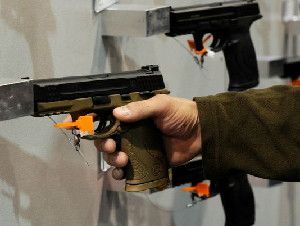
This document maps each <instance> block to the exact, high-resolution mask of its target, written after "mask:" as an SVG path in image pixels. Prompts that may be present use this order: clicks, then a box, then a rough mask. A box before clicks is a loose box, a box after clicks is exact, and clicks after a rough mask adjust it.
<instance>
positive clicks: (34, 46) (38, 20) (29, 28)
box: [0, 0, 56, 78]
mask: <svg viewBox="0 0 300 226" xmlns="http://www.w3.org/2000/svg"><path fill="white" fill-rule="evenodd" d="M0 5H1V18H3V19H4V20H5V21H6V23H7V24H8V25H9V26H10V27H11V28H12V29H14V30H16V31H17V32H19V33H21V34H22V35H23V36H24V38H25V40H26V41H27V43H28V45H29V50H30V53H31V60H32V65H33V73H34V74H33V78H49V77H53V74H54V69H53V60H52V54H51V48H50V46H49V41H48V35H49V33H51V32H54V31H55V29H56V25H55V19H54V15H53V13H52V11H51V4H50V0H43V1H39V0H26V1H22V0H0ZM20 54H22V53H20Z"/></svg>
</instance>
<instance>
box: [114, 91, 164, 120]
mask: <svg viewBox="0 0 300 226" xmlns="http://www.w3.org/2000/svg"><path fill="white" fill-rule="evenodd" d="M159 96H162V95H157V96H154V97H152V98H150V99H148V100H143V101H137V102H131V103H129V104H127V105H125V106H122V107H118V108H116V109H114V111H113V115H114V116H115V117H116V118H117V119H119V120H120V121H123V122H136V121H139V120H142V119H146V118H152V117H155V116H156V115H158V114H160V113H161V112H162V111H163V109H164V107H163V105H164V104H163V103H164V102H163V101H161V98H160V97H159Z"/></svg>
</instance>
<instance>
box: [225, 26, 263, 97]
mask: <svg viewBox="0 0 300 226" xmlns="http://www.w3.org/2000/svg"><path fill="white" fill-rule="evenodd" d="M228 35H229V37H227V38H228V39H229V40H231V42H232V43H231V44H230V45H228V46H226V47H225V48H224V49H223V52H224V56H225V61H226V66H227V70H228V74H229V89H228V90H229V91H244V90H246V89H249V88H253V87H255V86H257V85H258V82H259V75H258V66H257V59H256V53H255V49H254V46H253V42H252V39H251V36H250V32H249V30H248V29H245V28H244V29H242V28H241V30H239V31H236V32H231V34H228Z"/></svg>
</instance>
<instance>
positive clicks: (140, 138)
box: [121, 120, 169, 192]
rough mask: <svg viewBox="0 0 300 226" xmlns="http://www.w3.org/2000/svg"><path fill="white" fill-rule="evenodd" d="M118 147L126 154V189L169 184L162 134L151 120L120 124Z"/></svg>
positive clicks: (157, 186) (141, 188)
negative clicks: (119, 145) (119, 142)
mask: <svg viewBox="0 0 300 226" xmlns="http://www.w3.org/2000/svg"><path fill="white" fill-rule="evenodd" d="M121 128H122V132H121V149H122V151H124V152H125V153H126V154H127V155H128V157H129V163H128V165H127V166H126V167H125V175H126V187H125V190H126V191H132V192H135V191H143V190H147V189H154V188H156V189H163V188H165V187H166V186H168V184H169V174H168V164H167V159H166V155H165V152H164V145H163V141H162V136H161V133H160V132H159V130H158V129H157V128H156V127H155V125H154V123H153V121H152V120H143V121H139V122H137V123H133V124H124V123H122V124H121Z"/></svg>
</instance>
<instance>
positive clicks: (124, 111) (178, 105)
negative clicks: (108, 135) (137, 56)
mask: <svg viewBox="0 0 300 226" xmlns="http://www.w3.org/2000/svg"><path fill="white" fill-rule="evenodd" d="M113 115H114V116H115V117H116V118H117V119H119V120H120V121H122V122H126V123H132V122H136V121H139V120H142V119H146V118H152V119H153V121H154V123H155V125H156V126H157V128H158V129H159V130H160V131H161V132H162V135H163V140H164V145H165V150H166V154H167V158H168V161H169V163H170V165H171V166H175V165H180V164H183V163H185V162H187V161H189V160H191V159H193V158H194V157H195V156H197V155H198V154H199V153H200V150H201V146H202V141H201V128H200V124H199V117H198V109H197V105H196V103H195V102H193V101H190V100H186V99H181V98H176V97H171V96H168V95H156V96H154V97H152V98H151V99H148V100H144V101H139V102H132V103H130V104H128V105H126V106H123V107H119V108H116V109H114V111H113ZM95 146H96V148H97V149H98V150H99V151H103V152H104V153H105V154H104V158H105V160H106V161H107V162H108V164H110V165H112V166H115V167H117V168H121V167H125V166H126V165H127V163H128V156H127V155H126V154H125V152H122V150H121V151H120V152H116V143H115V141H114V140H112V139H106V140H96V141H95ZM113 176H114V178H115V179H123V178H122V177H123V174H122V173H120V171H119V172H118V171H115V173H113Z"/></svg>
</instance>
